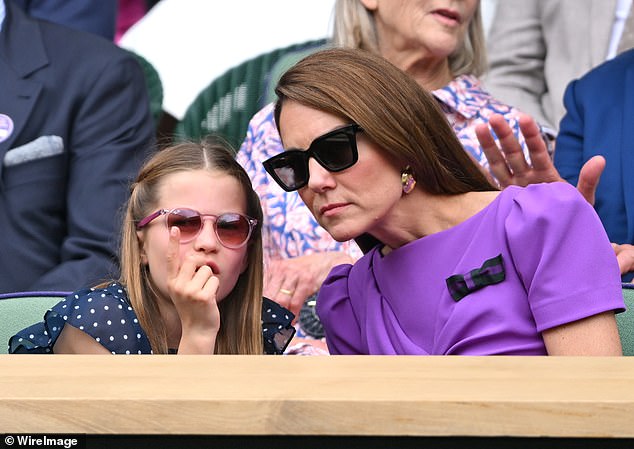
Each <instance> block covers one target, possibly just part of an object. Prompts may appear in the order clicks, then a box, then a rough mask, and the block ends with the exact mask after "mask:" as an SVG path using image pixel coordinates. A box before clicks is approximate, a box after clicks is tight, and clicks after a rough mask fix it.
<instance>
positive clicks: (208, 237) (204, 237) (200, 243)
mask: <svg viewBox="0 0 634 449" xmlns="http://www.w3.org/2000/svg"><path fill="white" fill-rule="evenodd" d="M219 245H220V242H219V241H218V236H217V235H216V231H215V230H214V222H213V220H203V224H202V229H201V230H200V232H199V233H198V236H196V239H195V240H194V248H195V249H196V250H198V251H205V252H209V251H216V250H217V249H218V246H219Z"/></svg>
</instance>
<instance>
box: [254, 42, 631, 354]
mask: <svg viewBox="0 0 634 449" xmlns="http://www.w3.org/2000/svg"><path fill="white" fill-rule="evenodd" d="M276 92H277V95H278V97H279V100H278V102H277V104H276V109H275V119H276V123H277V124H278V126H279V131H280V136H281V137H282V142H283V145H284V148H285V152H284V153H281V154H280V155H277V156H274V157H272V158H270V159H268V160H267V161H265V163H264V165H265V168H266V170H267V172H268V173H269V174H270V175H271V176H272V177H273V179H275V181H276V182H277V183H278V184H279V185H280V186H281V187H282V188H283V189H285V190H287V191H294V190H297V191H298V193H299V195H300V196H301V198H302V200H303V201H304V202H305V204H306V205H307V206H308V208H309V209H310V210H311V212H312V214H313V215H314V216H315V218H316V220H317V221H318V222H319V224H320V225H321V226H323V227H324V228H325V229H326V230H327V231H328V233H329V234H330V235H332V237H334V239H335V240H337V241H346V240H350V239H356V240H357V242H359V243H360V244H361V247H362V248H364V249H365V250H366V254H365V255H364V256H363V257H362V258H361V259H360V260H359V261H358V262H356V263H355V264H354V265H349V264H346V265H340V266H337V267H335V268H334V269H333V270H332V271H331V272H330V275H329V276H328V278H327V280H326V282H325V283H324V285H323V286H322V288H321V290H320V295H319V299H318V302H317V312H318V314H319V316H320V318H321V320H322V323H323V325H324V329H325V331H326V337H327V342H328V347H329V350H330V351H331V353H333V354H472V355H488V354H518V355H528V354H536V355H539V354H553V355H555V354H578V355H581V354H584V355H591V354H594V355H619V354H621V345H620V341H619V335H618V330H617V326H616V320H615V317H614V313H615V312H618V311H622V310H623V309H624V303H623V299H622V295H621V284H620V277H619V268H618V265H617V261H616V258H615V255H614V251H613V250H612V247H611V246H610V242H609V240H608V238H607V236H606V233H605V231H604V229H603V227H602V226H601V223H600V221H599V219H598V217H597V215H596V213H595V212H594V210H593V209H592V207H591V206H590V205H589V204H588V203H587V202H586V201H585V200H584V199H583V198H582V197H581V195H580V194H579V193H578V192H577V191H576V190H575V189H574V188H573V187H572V186H570V185H567V184H565V183H552V184H540V185H533V186H529V187H527V188H519V187H509V188H507V189H505V190H504V191H501V192H500V191H499V190H498V189H497V188H496V187H495V186H494V185H492V184H491V183H490V182H489V180H488V179H487V177H486V176H485V175H484V174H483V173H482V171H481V170H480V169H479V167H478V166H477V165H476V164H475V163H474V162H473V161H472V159H470V158H469V156H468V155H467V154H466V153H465V152H464V150H463V148H462V146H461V145H460V142H459V141H458V139H457V138H456V135H455V133H454V132H453V131H452V129H451V127H450V126H449V124H448V123H447V120H446V119H445V117H444V114H443V113H442V111H441V109H440V108H439V106H438V104H437V102H436V101H435V100H434V99H433V97H431V96H430V95H429V94H428V93H426V92H425V91H424V90H423V89H421V88H420V86H419V85H418V84H417V83H416V82H415V81H414V80H412V78H411V77H409V76H407V75H406V74H404V73H403V72H402V71H400V70H399V69H397V68H396V67H395V66H393V65H392V64H390V63H389V62H387V61H386V60H385V59H383V58H381V57H379V56H376V55H372V54H370V53H368V52H364V51H360V50H345V49H332V50H326V51H322V52H319V53H315V54H313V55H311V56H308V57H307V58H305V59H304V60H302V61H300V62H299V63H298V64H297V65H296V66H294V67H293V68H291V69H290V70H289V71H288V72H286V74H285V75H284V76H283V77H282V78H281V80H280V81H279V83H278V86H277V89H276Z"/></svg>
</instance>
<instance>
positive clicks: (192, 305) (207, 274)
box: [167, 227, 220, 354]
mask: <svg viewBox="0 0 634 449" xmlns="http://www.w3.org/2000/svg"><path fill="white" fill-rule="evenodd" d="M179 249H180V230H179V229H178V228H176V227H173V228H172V229H170V235H169V243H168V248H167V277H168V279H167V290H168V293H169V295H170V298H171V299H172V302H173V303H174V307H175V308H176V311H177V312H178V316H179V318H180V320H181V327H182V330H181V339H180V343H179V345H178V353H179V354H213V352H214V348H215V345H216V336H217V334H218V330H219V329H220V311H219V310H218V304H217V303H216V293H217V292H218V286H219V281H218V278H217V277H216V276H214V273H213V271H212V270H211V268H210V267H208V266H207V265H203V266H201V267H198V264H197V256H196V254H188V255H187V256H186V257H185V260H183V263H182V264H181V263H180V257H179Z"/></svg>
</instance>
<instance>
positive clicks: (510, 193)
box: [500, 182, 589, 209]
mask: <svg viewBox="0 0 634 449" xmlns="http://www.w3.org/2000/svg"><path fill="white" fill-rule="evenodd" d="M500 196H502V197H503V198H506V199H507V200H512V201H513V202H515V203H517V204H523V203H535V204H536V205H541V207H542V208H544V209H550V208H552V207H553V205H555V204H565V203H578V204H581V205H588V206H589V204H588V203H587V202H586V201H585V200H584V198H583V196H581V194H580V193H579V191H578V190H577V189H576V188H575V187H574V186H573V185H571V184H569V183H567V182H544V183H539V184H529V185H528V186H526V187H519V186H509V187H506V188H505V189H504V190H502V192H501V194H500Z"/></svg>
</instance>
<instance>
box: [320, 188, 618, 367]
mask: <svg viewBox="0 0 634 449" xmlns="http://www.w3.org/2000/svg"><path fill="white" fill-rule="evenodd" d="M624 308H625V305H624V302H623V297H622V293H621V283H620V274H619V267H618V264H617V261H616V257H615V255H614V250H613V249H612V247H611V245H610V242H609V240H608V238H607V235H606V233H605V230H604V229H603V227H602V225H601V222H600V221H599V218H598V217H597V215H596V213H595V211H594V209H592V207H591V206H590V205H589V204H588V203H586V201H585V200H584V199H583V198H582V197H581V195H580V194H579V193H578V192H577V190H576V189H575V188H574V187H572V186H571V185H569V184H566V183H552V184H537V185H532V186H529V187H526V188H520V187H515V186H513V187H508V188H506V189H505V190H503V191H502V192H501V193H500V194H499V195H498V197H497V198H496V199H495V200H494V201H493V202H491V204H490V205H489V206H487V207H486V208H484V209H483V210H482V211H480V212H478V213H477V214H476V215H474V216H472V217H471V218H469V219H467V220H465V221H464V222H462V223H460V224H459V225H457V226H454V227H452V228H450V229H447V230H445V231H442V232H439V233H437V234H432V235H429V236H426V237H424V238H421V239H418V240H415V241H413V242H410V243H408V244H407V245H404V246H402V247H401V248H398V249H396V250H393V251H392V252H391V253H389V254H387V255H386V256H383V255H382V254H381V252H380V251H379V248H378V247H376V248H374V249H373V250H371V251H370V252H369V253H368V254H366V255H365V256H363V258H361V259H360V260H359V261H358V262H357V263H356V264H355V265H340V266H338V267H335V268H334V269H333V270H332V271H331V272H330V275H329V276H328V278H327V279H326V281H325V283H324V285H323V286H322V288H321V290H320V294H319V300H318V301H317V312H318V314H319V316H320V318H321V321H322V324H323V325H324V329H325V331H326V339H327V341H328V347H329V349H330V352H331V354H420V355H429V354H436V355H443V354H462V355H496V354H497V355H504V354H506V355H510V354H516V355H543V354H546V348H545V346H544V341H543V339H542V337H541V332H542V331H544V330H546V329H550V328H552V327H556V326H560V325H562V324H566V323H570V322H573V321H576V320H580V319H582V318H586V317H590V316H592V315H596V314H598V313H602V312H606V311H610V310H615V311H617V312H620V311H623V310H624Z"/></svg>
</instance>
